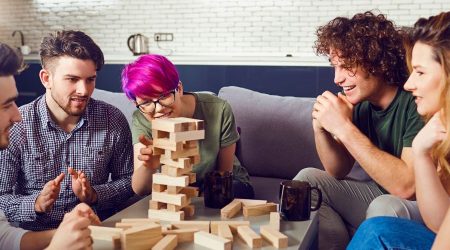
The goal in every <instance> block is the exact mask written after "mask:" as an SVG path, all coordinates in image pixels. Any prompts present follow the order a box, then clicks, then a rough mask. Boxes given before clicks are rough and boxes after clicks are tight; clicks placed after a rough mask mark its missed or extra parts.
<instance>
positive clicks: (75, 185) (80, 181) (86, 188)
mask: <svg viewBox="0 0 450 250" xmlns="http://www.w3.org/2000/svg"><path fill="white" fill-rule="evenodd" d="M69 174H70V175H71V176H72V190H73V193H74V194H75V195H76V196H77V197H78V199H80V201H81V202H86V203H88V204H94V203H95V202H97V193H96V192H95V190H94V189H93V188H92V187H91V184H90V183H89V181H88V179H87V176H86V175H85V174H84V173H83V172H82V171H81V170H78V172H77V171H75V170H74V169H73V168H72V167H69Z"/></svg>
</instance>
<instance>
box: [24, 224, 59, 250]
mask: <svg viewBox="0 0 450 250" xmlns="http://www.w3.org/2000/svg"><path fill="white" fill-rule="evenodd" d="M55 231H56V230H55V229H54V230H46V231H41V232H31V231H30V232H26V233H25V234H24V235H23V236H22V239H21V240H20V249H21V250H34V249H36V250H41V249H44V248H46V247H47V246H48V244H50V241H51V240H52V237H53V235H54V234H55Z"/></svg>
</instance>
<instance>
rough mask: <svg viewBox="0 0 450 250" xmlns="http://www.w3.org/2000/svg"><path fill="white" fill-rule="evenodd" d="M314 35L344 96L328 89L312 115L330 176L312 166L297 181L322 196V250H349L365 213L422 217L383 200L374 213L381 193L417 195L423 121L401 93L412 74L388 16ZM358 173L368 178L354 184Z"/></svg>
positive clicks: (368, 15)
mask: <svg viewBox="0 0 450 250" xmlns="http://www.w3.org/2000/svg"><path fill="white" fill-rule="evenodd" d="M316 33H317V37H318V39H317V41H316V44H315V49H316V53H317V54H319V55H326V56H328V57H329V61H330V63H331V66H332V67H333V68H334V72H335V75H334V82H335V84H337V85H338V86H339V87H342V93H338V94H337V95H334V94H333V93H331V92H329V91H325V92H324V93H323V94H321V95H319V96H318V97H317V101H316V103H315V105H314V107H313V111H312V118H313V121H312V122H313V128H314V137H315V142H316V148H317V152H318V154H319V157H320V159H321V162H322V164H323V166H324V169H325V171H322V170H319V169H313V168H306V169H303V170H302V171H300V172H299V173H298V175H297V176H296V177H295V179H297V180H302V181H308V182H310V183H311V184H312V185H313V186H318V187H319V188H320V189H321V190H322V193H323V203H322V207H321V208H320V209H319V212H318V215H319V248H320V249H345V247H346V245H347V244H348V242H349V239H350V238H351V235H352V234H353V232H354V230H355V229H356V228H357V227H358V226H359V224H360V223H361V222H362V221H363V220H364V219H365V218H366V215H367V216H372V215H381V214H384V215H387V214H386V213H387V212H386V210H389V209H391V208H393V210H392V211H394V212H393V214H392V215H397V216H399V215H398V214H396V213H401V212H405V211H407V212H405V213H406V214H408V216H409V217H414V213H415V212H417V211H414V209H411V211H409V210H408V209H406V208H408V207H409V206H410V205H411V204H409V203H408V201H407V200H404V201H405V202H403V203H401V204H400V203H395V202H394V203H395V204H394V205H390V204H391V203H392V201H391V200H390V199H384V200H382V201H381V202H380V201H379V202H378V205H377V206H375V207H373V208H372V209H369V210H368V208H369V205H370V203H371V202H372V201H373V200H374V199H375V198H377V197H379V196H381V195H383V194H392V196H390V197H398V198H399V200H400V198H403V199H410V198H412V197H414V192H415V191H414V190H415V188H414V172H413V166H412V151H411V144H412V141H413V139H414V137H415V135H416V134H417V133H418V131H419V130H420V129H421V128H422V126H423V122H422V120H421V118H420V116H419V114H418V113H417V112H416V104H415V102H414V98H413V96H412V95H411V94H410V93H408V92H406V91H404V90H403V88H402V86H403V84H404V83H405V82H406V79H407V78H408V71H407V65H406V60H405V49H404V46H403V39H402V35H401V32H399V30H397V29H396V28H395V26H394V24H393V23H392V22H391V21H389V20H387V19H386V17H385V16H384V15H382V14H379V15H376V14H374V13H372V12H365V13H359V14H356V15H354V16H353V17H352V18H345V17H337V18H335V19H333V20H331V21H330V22H329V23H328V24H326V25H324V26H322V27H319V28H318V30H317V32H316ZM355 163H356V164H355ZM352 169H355V170H359V171H360V172H363V173H364V174H365V176H366V177H370V178H363V179H361V178H360V179H355V178H351V177H349V174H350V172H352ZM361 170H362V171H361ZM395 206H399V207H398V209H397V208H395ZM402 206H403V207H406V208H405V209H404V210H402V209H400V207H402ZM380 208H382V209H381V210H380ZM385 208H387V209H386V210H383V209H385ZM369 211H370V212H369ZM366 212H367V213H369V214H366ZM400 216H401V215H400ZM408 216H405V217H408Z"/></svg>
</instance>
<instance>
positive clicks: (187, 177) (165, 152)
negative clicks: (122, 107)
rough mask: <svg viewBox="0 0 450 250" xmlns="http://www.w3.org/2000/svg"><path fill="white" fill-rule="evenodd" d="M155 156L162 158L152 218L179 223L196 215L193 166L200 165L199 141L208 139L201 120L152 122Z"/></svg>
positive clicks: (151, 209)
mask: <svg viewBox="0 0 450 250" xmlns="http://www.w3.org/2000/svg"><path fill="white" fill-rule="evenodd" d="M152 135H153V155H160V157H161V158H160V159H161V164H163V165H162V166H161V173H156V174H154V175H153V184H152V200H151V201H150V209H149V210H148V217H149V218H158V219H161V220H166V221H180V220H184V218H185V217H191V216H193V215H194V211H195V208H194V206H193V205H191V204H190V203H191V197H194V196H198V189H197V188H194V187H189V184H191V183H194V182H195V181H196V177H195V173H192V166H193V165H194V164H197V163H198V162H200V155H199V145H198V140H201V139H203V138H205V130H204V124H203V121H202V120H197V119H190V118H183V117H178V118H169V119H155V120H153V121H152Z"/></svg>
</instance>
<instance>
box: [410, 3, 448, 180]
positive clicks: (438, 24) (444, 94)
mask: <svg viewBox="0 0 450 250" xmlns="http://www.w3.org/2000/svg"><path fill="white" fill-rule="evenodd" d="M417 42H420V43H423V44H426V45H428V46H430V47H432V50H433V59H434V60H435V61H436V62H438V63H439V64H440V65H441V67H442V72H443V76H442V77H441V83H440V86H441V88H440V90H441V95H440V100H439V103H440V106H441V110H442V112H441V121H442V123H443V124H444V126H445V129H446V131H447V138H446V139H445V140H443V141H442V142H441V143H439V144H437V145H436V146H435V147H434V148H433V150H432V157H433V160H435V161H436V162H437V163H438V165H439V166H441V168H443V169H445V170H446V172H447V174H450V164H449V161H450V11H449V12H442V13H440V14H439V15H436V16H432V17H429V18H427V19H426V18H421V19H419V20H418V21H417V22H416V23H415V24H414V28H413V29H412V31H411V33H410V36H409V41H408V42H407V44H408V45H409V46H407V57H408V67H409V68H410V71H411V51H412V46H413V45H414V44H415V43H417ZM431 115H432V114H431ZM431 115H430V116H429V117H425V119H426V120H428V119H429V118H431Z"/></svg>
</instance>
